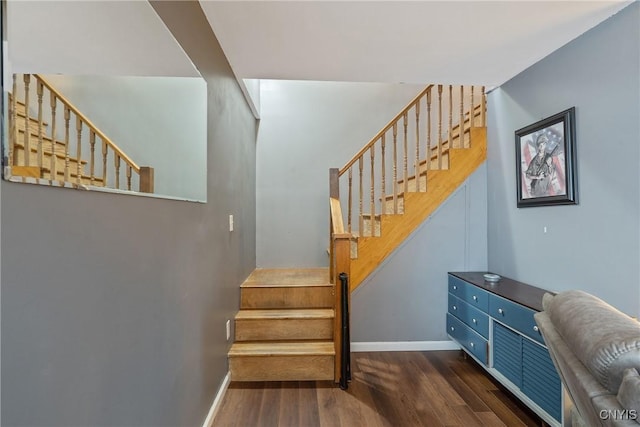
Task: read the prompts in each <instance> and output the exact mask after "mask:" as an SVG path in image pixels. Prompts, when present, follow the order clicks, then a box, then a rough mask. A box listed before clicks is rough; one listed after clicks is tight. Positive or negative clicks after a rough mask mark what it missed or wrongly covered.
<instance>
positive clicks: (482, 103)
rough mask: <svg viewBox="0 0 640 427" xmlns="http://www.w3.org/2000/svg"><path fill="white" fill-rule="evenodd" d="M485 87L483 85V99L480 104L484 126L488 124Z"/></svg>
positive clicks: (481, 121) (481, 120)
mask: <svg viewBox="0 0 640 427" xmlns="http://www.w3.org/2000/svg"><path fill="white" fill-rule="evenodd" d="M484 89H485V88H484V86H482V87H481V91H482V100H481V104H480V123H481V126H482V127H486V126H487V94H486V93H484Z"/></svg>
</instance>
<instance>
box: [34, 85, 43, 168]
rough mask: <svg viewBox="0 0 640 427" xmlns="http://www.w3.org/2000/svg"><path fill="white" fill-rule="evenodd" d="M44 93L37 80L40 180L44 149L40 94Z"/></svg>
mask: <svg viewBox="0 0 640 427" xmlns="http://www.w3.org/2000/svg"><path fill="white" fill-rule="evenodd" d="M43 92H44V85H43V84H42V82H41V81H40V80H37V84H36V93H37V95H38V150H37V155H38V168H39V169H40V178H42V166H44V147H43V145H42V144H43V141H42V94H43Z"/></svg>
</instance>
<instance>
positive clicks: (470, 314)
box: [449, 294, 489, 338]
mask: <svg viewBox="0 0 640 427" xmlns="http://www.w3.org/2000/svg"><path fill="white" fill-rule="evenodd" d="M449 313H451V314H453V315H454V316H455V317H457V318H458V319H460V320H462V321H463V322H464V323H465V324H466V325H467V326H469V327H470V328H471V329H473V330H474V331H476V332H477V333H479V334H480V335H482V336H483V337H484V338H489V316H488V315H487V314H486V313H483V312H482V311H480V310H478V309H477V308H475V307H473V306H472V305H470V304H468V303H466V302H464V301H462V300H461V299H459V298H456V297H455V296H453V295H452V294H449Z"/></svg>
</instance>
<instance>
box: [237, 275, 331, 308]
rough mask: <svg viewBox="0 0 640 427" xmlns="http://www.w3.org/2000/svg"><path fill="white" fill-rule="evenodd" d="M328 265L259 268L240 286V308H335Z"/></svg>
mask: <svg viewBox="0 0 640 427" xmlns="http://www.w3.org/2000/svg"><path fill="white" fill-rule="evenodd" d="M332 289H333V286H332V285H331V283H329V269H328V268H312V269H261V268H258V269H256V270H255V271H254V272H253V273H251V275H250V276H249V277H248V278H247V280H246V281H245V282H244V283H243V284H242V285H241V286H240V308H241V309H254V308H255V309H257V308H263V309H267V308H332V307H333V295H332Z"/></svg>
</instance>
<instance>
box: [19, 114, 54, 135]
mask: <svg viewBox="0 0 640 427" xmlns="http://www.w3.org/2000/svg"><path fill="white" fill-rule="evenodd" d="M16 125H17V128H18V130H21V131H24V118H23V117H18V120H17V122H16ZM29 130H30V131H31V132H32V133H35V134H36V135H37V134H38V130H39V129H38V121H37V120H35V121H34V120H29ZM47 132H48V130H47V126H45V125H44V123H43V124H42V135H43V136H48V134H47Z"/></svg>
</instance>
